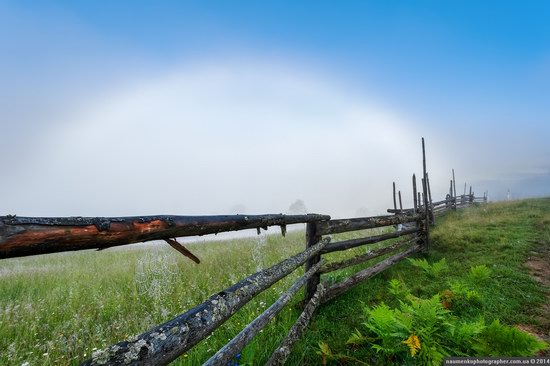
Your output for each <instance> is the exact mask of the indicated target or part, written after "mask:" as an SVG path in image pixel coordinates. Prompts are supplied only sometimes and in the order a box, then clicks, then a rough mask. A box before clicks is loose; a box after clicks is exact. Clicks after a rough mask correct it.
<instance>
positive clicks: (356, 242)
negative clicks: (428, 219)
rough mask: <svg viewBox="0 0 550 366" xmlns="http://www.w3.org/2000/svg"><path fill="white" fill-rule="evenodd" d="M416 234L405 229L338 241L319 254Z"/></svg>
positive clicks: (416, 230) (415, 230)
mask: <svg viewBox="0 0 550 366" xmlns="http://www.w3.org/2000/svg"><path fill="white" fill-rule="evenodd" d="M416 232H418V229H416V228H412V229H406V230H401V231H394V232H393V233H387V234H381V235H376V236H369V237H366V238H359V239H350V240H345V241H338V242H335V243H332V244H329V245H327V246H326V247H324V248H323V250H321V254H326V253H331V252H337V251H342V250H347V249H351V248H356V247H359V246H362V245H368V244H374V243H379V242H381V241H384V240H388V239H393V238H399V237H402V236H405V235H410V234H414V233H416Z"/></svg>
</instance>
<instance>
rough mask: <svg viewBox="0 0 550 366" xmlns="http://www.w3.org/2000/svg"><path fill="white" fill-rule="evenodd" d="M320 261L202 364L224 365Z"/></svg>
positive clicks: (289, 297) (311, 272)
mask: <svg viewBox="0 0 550 366" xmlns="http://www.w3.org/2000/svg"><path fill="white" fill-rule="evenodd" d="M322 263H323V262H322V261H321V262H318V263H317V264H315V265H314V266H313V267H311V268H310V269H309V271H307V272H306V273H305V274H304V275H303V276H302V277H300V278H299V279H298V280H296V282H294V284H292V286H290V288H289V289H288V290H287V291H285V292H284V293H283V294H282V295H281V296H280V297H279V299H277V301H275V302H274V303H273V304H272V305H271V306H270V307H269V308H267V309H266V310H265V311H264V312H263V313H262V314H260V315H259V316H258V317H257V318H256V319H254V320H253V321H252V322H250V323H249V324H248V325H247V326H246V327H245V328H244V329H243V330H242V331H241V332H240V333H239V334H237V335H236V336H235V337H234V338H233V339H232V340H231V341H229V343H227V344H226V345H225V346H223V347H222V348H220V349H219V350H218V352H216V353H215V354H214V355H213V356H212V357H210V359H209V360H208V361H206V362H205V363H204V364H203V366H226V365H227V363H228V362H229V361H230V360H231V359H232V358H233V357H235V355H236V354H237V353H239V352H240V351H241V350H242V349H243V348H244V347H245V346H246V345H247V344H248V343H249V342H250V341H251V340H252V338H254V336H255V335H256V334H258V332H259V331H260V330H262V329H263V328H264V327H265V326H266V325H267V323H269V321H270V320H272V319H273V318H274V317H275V315H277V314H278V313H279V312H280V311H281V310H282V309H283V307H284V306H285V305H286V304H288V303H289V301H290V299H291V298H292V296H294V295H295V294H296V292H298V290H299V289H300V288H302V286H304V284H305V283H306V282H307V280H309V279H310V278H311V276H313V275H314V274H315V273H316V272H317V271H318V270H319V268H320V267H321V265H322Z"/></svg>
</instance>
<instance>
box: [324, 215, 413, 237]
mask: <svg viewBox="0 0 550 366" xmlns="http://www.w3.org/2000/svg"><path fill="white" fill-rule="evenodd" d="M419 217H420V216H419V215H417V214H414V215H387V216H373V217H359V218H353V219H338V220H330V221H322V222H319V224H318V225H317V227H318V231H317V233H318V234H319V235H327V234H336V233H343V232H346V231H356V230H364V229H373V228H375V227H383V226H390V225H397V224H404V223H407V222H412V221H415V220H417V219H418V218H419Z"/></svg>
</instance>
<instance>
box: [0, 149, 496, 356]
mask: <svg viewBox="0 0 550 366" xmlns="http://www.w3.org/2000/svg"><path fill="white" fill-rule="evenodd" d="M422 157H423V170H424V171H423V177H422V192H418V191H417V185H416V176H415V175H413V178H412V185H413V191H412V197H413V207H412V208H403V203H402V195H401V191H396V186H395V183H394V184H393V206H394V207H393V209H388V213H390V214H391V215H385V216H374V217H359V218H349V219H335V220H333V219H331V217H330V216H328V215H319V214H307V215H282V214H278V215H231V216H136V217H116V218H104V217H101V218H83V217H71V218H31V217H17V216H0V259H1V258H12V257H21V256H27V255H36V254H46V253H55V252H62V251H68V250H83V249H98V250H102V249H106V248H109V247H113V246H120V245H127V244H131V243H137V242H144V241H150V240H165V241H166V242H167V243H168V244H170V245H171V246H172V247H173V248H174V249H176V250H177V251H178V252H180V253H182V254H183V255H185V256H187V257H189V258H191V259H192V260H193V261H194V262H195V263H200V259H199V258H197V257H196V256H195V255H193V254H192V253H191V252H189V251H188V250H187V249H186V248H185V247H183V245H181V244H180V243H179V242H178V241H177V240H176V239H175V238H177V237H183V236H195V235H205V234H216V233H220V232H226V231H235V230H245V229H257V230H258V232H259V231H260V229H262V228H263V229H267V228H268V227H270V226H280V227H281V232H282V234H283V235H285V232H286V227H287V225H292V224H298V223H305V224H307V226H306V238H305V249H304V251H302V252H300V253H298V254H296V255H294V256H292V257H290V258H287V259H284V260H283V261H281V262H279V263H277V264H275V265H273V266H272V267H270V268H267V269H263V270H261V271H259V272H257V273H254V274H252V275H251V276H249V277H247V278H245V279H243V280H241V281H239V282H238V283H236V284H234V285H232V286H230V287H228V288H226V289H225V290H223V291H220V292H218V293H217V294H214V295H212V296H211V297H210V298H208V299H207V300H206V301H205V302H203V303H202V304H200V305H197V306H195V307H194V308H192V309H190V310H187V311H186V312H185V313H183V314H181V315H178V316H177V317H175V318H174V319H172V320H169V321H167V322H165V323H163V324H160V325H158V326H156V327H153V328H152V329H149V330H148V331H146V332H144V333H142V334H141V335H139V336H137V337H134V338H132V339H129V340H124V341H121V342H119V343H117V344H115V345H112V346H110V347H107V348H105V349H103V350H98V351H96V352H94V354H93V356H92V358H90V359H88V360H86V361H84V362H83V363H82V365H166V364H168V363H170V362H171V361H173V360H175V359H176V358H177V357H178V356H180V355H181V354H183V353H184V352H186V351H188V350H189V349H191V348H192V347H193V346H195V345H196V344H197V343H199V342H200V341H201V340H203V339H204V338H206V337H207V336H208V335H209V334H211V333H212V332H213V331H214V330H215V329H217V328H218V327H220V326H221V325H222V324H223V323H224V322H225V321H226V320H228V319H229V318H230V317H231V316H232V315H234V314H235V313H236V312H237V311H238V310H239V309H241V308H242V307H243V306H244V305H246V304H247V303H248V302H249V301H251V300H252V299H253V298H254V297H255V296H257V295H258V294H260V293H261V292H263V291H265V290H266V289H268V288H269V287H271V286H273V284H275V283H276V282H278V281H279V280H281V279H283V278H284V277H286V276H288V275H289V274H291V273H293V272H294V271H295V270H296V269H297V268H299V267H300V266H302V265H305V267H304V275H302V276H300V277H299V278H298V279H297V280H296V281H295V282H294V284H293V285H291V286H290V288H289V289H288V290H287V291H286V292H284V293H283V294H282V295H281V296H280V298H279V299H278V300H276V301H275V302H274V303H273V304H272V305H271V306H270V307H269V308H268V309H267V310H265V311H264V312H263V313H262V314H260V315H259V316H258V317H257V318H256V319H255V320H253V321H252V322H251V323H250V324H248V325H247V326H246V327H245V328H244V329H243V330H242V331H241V332H240V333H239V334H237V335H236V336H235V337H234V338H233V339H232V340H231V341H229V343H227V344H226V345H225V346H224V347H222V348H221V349H220V350H219V351H218V352H216V354H214V355H213V356H212V357H211V358H210V359H209V360H206V362H205V365H227V363H228V361H230V360H231V359H232V358H233V357H234V356H235V355H236V354H237V353H239V352H240V350H241V349H242V348H243V347H245V346H246V344H248V343H249V342H250V341H251V340H252V339H253V337H254V336H255V335H256V334H257V333H258V332H259V331H260V330H261V329H262V328H263V327H265V326H266V325H267V324H268V323H269V321H270V320H271V319H273V318H274V317H275V316H276V315H277V313H279V312H280V311H281V310H282V309H283V307H284V306H285V305H287V304H288V303H289V302H290V300H291V298H292V297H293V296H295V294H296V293H297V292H298V291H299V289H300V288H302V287H305V299H304V302H303V303H304V304H305V308H304V310H303V312H302V314H301V315H300V317H299V318H298V320H297V322H296V323H295V324H294V326H292V328H291V329H290V331H289V333H288V336H287V337H286V338H285V339H284V340H283V341H282V343H281V344H280V345H279V347H277V349H275V350H274V352H273V354H272V356H271V358H270V359H269V360H268V362H267V365H282V364H284V362H285V360H286V359H287V357H288V355H289V354H290V351H291V348H292V345H293V344H294V343H295V342H296V340H297V339H299V337H300V336H301V335H302V333H303V332H304V330H305V328H306V327H307V325H308V323H309V322H310V320H311V318H312V315H313V313H314V311H315V310H316V309H317V307H318V306H319V305H320V304H321V303H324V302H327V301H330V300H331V299H333V298H335V297H336V296H338V295H340V294H342V293H344V292H345V291H347V290H349V289H350V288H352V287H354V286H356V285H358V284H360V283H362V282H364V281H365V280H367V279H369V278H371V277H372V276H374V275H376V274H378V273H380V272H381V271H383V270H385V269H387V268H389V267H391V266H392V265H394V264H395V263H398V262H399V261H401V260H403V259H404V258H407V257H409V256H411V255H413V254H415V253H417V252H419V251H422V250H424V251H425V250H427V249H428V246H429V227H430V225H431V224H434V223H435V217H436V216H439V215H441V214H443V213H444V212H447V211H449V210H456V209H457V208H460V207H465V206H468V205H471V204H474V203H479V202H486V201H487V194H484V195H483V197H475V195H474V193H473V192H472V188H471V187H470V191H469V194H466V188H465V189H464V194H463V195H460V196H457V195H456V184H455V177H454V170H453V179H452V180H451V183H450V189H449V194H447V196H446V198H445V199H444V200H439V201H435V202H432V196H431V187H430V181H429V177H428V173H427V171H426V155H425V148H424V139H422ZM397 198H399V199H397ZM397 202H399V208H398V207H397ZM375 228H383V229H382V230H385V232H383V233H380V232H378V233H376V234H373V232H372V230H369V229H375ZM360 230H368V231H367V233H365V234H364V236H363V237H360V238H355V239H349V240H342V241H336V242H331V239H332V235H334V234H340V233H345V232H351V231H355V232H357V231H360ZM373 244H377V245H376V246H375V247H374V249H369V250H367V251H366V252H364V253H363V254H359V255H356V256H353V257H351V258H347V259H344V260H341V261H338V262H328V263H325V261H324V260H323V255H326V254H329V253H333V252H336V251H346V250H349V249H352V248H357V247H361V246H368V245H373ZM380 257H381V260H379V261H378V262H377V263H375V264H373V265H371V266H368V267H366V268H363V269H360V270H358V271H357V272H356V273H354V274H353V275H351V276H349V277H347V278H345V279H344V280H342V281H340V282H338V283H335V284H328V283H326V282H323V281H322V277H321V275H322V274H326V273H329V272H333V271H338V270H341V269H344V268H349V267H351V266H355V265H358V264H361V263H365V262H368V261H370V260H373V259H375V258H380Z"/></svg>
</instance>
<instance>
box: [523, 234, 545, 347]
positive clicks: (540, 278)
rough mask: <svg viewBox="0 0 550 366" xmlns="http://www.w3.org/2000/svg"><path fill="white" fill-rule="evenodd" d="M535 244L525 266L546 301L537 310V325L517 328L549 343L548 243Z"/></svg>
mask: <svg viewBox="0 0 550 366" xmlns="http://www.w3.org/2000/svg"><path fill="white" fill-rule="evenodd" d="M537 244H538V245H537V248H536V249H534V250H533V251H532V252H531V254H530V256H529V258H528V260H527V262H526V263H525V266H526V267H527V268H528V269H529V272H530V274H531V276H532V277H533V278H534V279H535V281H537V282H538V283H540V284H541V285H543V286H544V288H545V290H546V301H545V303H544V304H543V305H542V306H541V307H540V308H539V309H538V313H539V316H538V318H537V320H538V322H539V324H538V325H536V326H532V325H517V327H518V328H519V329H521V330H523V331H525V332H527V333H530V334H533V335H536V336H538V337H539V338H542V339H543V340H545V341H546V342H548V343H550V243H549V242H547V241H546V240H543V241H540V242H538V243H537ZM544 355H550V350H546V351H545V353H544Z"/></svg>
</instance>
